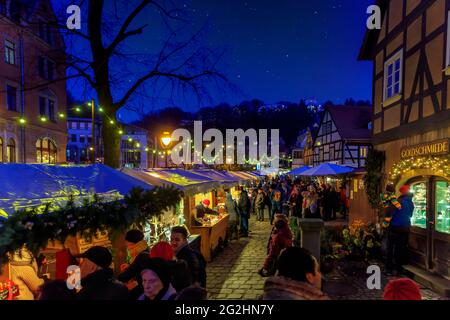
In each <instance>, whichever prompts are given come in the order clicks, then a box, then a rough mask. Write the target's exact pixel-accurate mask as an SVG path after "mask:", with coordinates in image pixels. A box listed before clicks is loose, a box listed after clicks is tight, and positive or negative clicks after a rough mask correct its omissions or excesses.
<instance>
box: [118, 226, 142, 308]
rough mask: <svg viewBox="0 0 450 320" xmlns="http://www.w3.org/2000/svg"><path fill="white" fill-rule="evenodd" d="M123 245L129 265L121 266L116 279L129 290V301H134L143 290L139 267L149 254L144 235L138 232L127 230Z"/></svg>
mask: <svg viewBox="0 0 450 320" xmlns="http://www.w3.org/2000/svg"><path fill="white" fill-rule="evenodd" d="M125 244H126V246H127V250H128V253H129V255H130V257H131V264H129V265H128V264H123V265H122V266H121V271H122V272H121V273H120V274H119V275H118V277H117V279H118V280H119V281H121V282H123V283H126V284H127V287H128V289H129V290H130V299H131V300H136V299H137V298H138V297H139V296H140V295H141V294H142V291H143V290H144V289H143V288H142V279H141V276H140V266H141V264H142V260H143V259H145V258H147V256H148V255H149V253H150V249H149V247H148V244H147V242H146V241H145V239H144V233H143V232H142V231H140V230H136V229H133V230H129V231H128V232H127V233H126V235H125Z"/></svg>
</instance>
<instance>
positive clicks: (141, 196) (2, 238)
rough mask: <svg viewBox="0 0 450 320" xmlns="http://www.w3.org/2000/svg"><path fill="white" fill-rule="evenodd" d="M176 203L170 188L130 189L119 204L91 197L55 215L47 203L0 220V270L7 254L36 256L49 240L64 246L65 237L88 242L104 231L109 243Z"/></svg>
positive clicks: (177, 196) (71, 201)
mask: <svg viewBox="0 0 450 320" xmlns="http://www.w3.org/2000/svg"><path fill="white" fill-rule="evenodd" d="M180 199H181V193H180V191H178V190H176V189H174V188H172V187H169V188H159V187H158V188H154V189H152V190H148V191H147V190H146V191H144V190H143V189H141V188H134V189H132V190H131V191H130V192H129V194H128V195H127V196H125V198H124V199H123V200H115V201H108V202H106V201H104V199H102V198H101V197H99V196H98V195H93V197H92V199H85V200H84V203H83V205H82V206H76V205H75V202H74V198H73V196H71V197H70V198H69V201H68V203H67V204H66V205H65V207H63V208H59V209H58V210H56V211H51V210H50V208H51V204H50V203H49V204H47V205H46V207H45V208H44V209H43V210H42V211H41V209H40V208H39V209H38V208H29V209H25V210H20V211H18V212H16V213H15V214H12V215H11V216H10V217H9V218H8V219H5V220H0V266H1V265H2V263H5V262H7V261H8V253H12V252H15V251H16V250H18V249H20V248H22V247H23V245H27V248H28V249H29V250H30V251H31V252H32V253H33V254H35V255H37V253H38V252H39V250H41V249H44V248H46V247H47V244H48V242H49V241H50V240H52V241H53V240H56V241H59V242H61V243H64V241H65V239H66V238H67V237H68V236H76V235H80V236H81V237H83V238H85V239H86V240H88V241H90V240H91V239H92V238H93V237H94V236H95V235H96V234H97V232H99V231H100V232H102V231H107V232H108V234H109V235H110V237H111V238H112V239H113V238H114V237H115V236H117V235H119V234H121V233H123V232H125V231H126V230H127V229H129V228H130V227H131V226H135V227H138V228H143V226H144V225H145V223H146V221H148V220H149V219H150V218H152V217H154V216H157V215H160V214H161V213H162V212H163V211H164V210H167V209H169V208H170V207H174V206H176V205H177V203H178V202H179V201H180Z"/></svg>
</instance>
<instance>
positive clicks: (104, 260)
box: [76, 246, 128, 300]
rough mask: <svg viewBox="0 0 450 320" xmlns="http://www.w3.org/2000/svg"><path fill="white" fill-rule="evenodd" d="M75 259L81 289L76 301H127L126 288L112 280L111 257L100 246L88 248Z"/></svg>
mask: <svg viewBox="0 0 450 320" xmlns="http://www.w3.org/2000/svg"><path fill="white" fill-rule="evenodd" d="M77 258H79V259H81V261H80V273H81V287H82V289H81V290H80V291H79V292H78V293H77V295H76V299H77V300H127V299H128V289H127V287H126V286H125V285H124V284H123V283H121V282H119V281H117V280H115V279H114V277H113V270H112V269H111V268H110V266H111V263H112V255H111V253H110V252H109V250H108V249H106V248H104V247H100V246H94V247H91V248H89V249H88V250H87V251H86V252H85V253H83V254H80V255H78V256H77Z"/></svg>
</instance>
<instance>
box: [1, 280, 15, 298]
mask: <svg viewBox="0 0 450 320" xmlns="http://www.w3.org/2000/svg"><path fill="white" fill-rule="evenodd" d="M18 295H19V287H18V286H17V285H16V284H15V283H14V282H12V281H11V280H7V281H0V301H2V300H12V299H13V298H14V297H17V296H18Z"/></svg>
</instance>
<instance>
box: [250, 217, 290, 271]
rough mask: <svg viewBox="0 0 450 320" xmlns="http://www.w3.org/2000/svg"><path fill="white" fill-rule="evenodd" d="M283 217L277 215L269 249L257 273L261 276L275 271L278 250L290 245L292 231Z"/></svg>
mask: <svg viewBox="0 0 450 320" xmlns="http://www.w3.org/2000/svg"><path fill="white" fill-rule="evenodd" d="M286 220H287V219H285V218H280V217H277V220H276V222H275V224H274V228H273V230H272V234H271V237H270V243H269V250H268V254H267V257H266V260H265V261H264V265H263V267H262V269H260V270H259V272H258V273H259V274H260V275H261V276H262V277H265V276H268V275H272V274H274V273H275V263H276V260H277V258H278V256H279V254H280V252H281V251H282V250H283V249H285V248H287V247H291V246H292V232H291V230H290V229H289V225H288V223H287V221H286Z"/></svg>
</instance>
